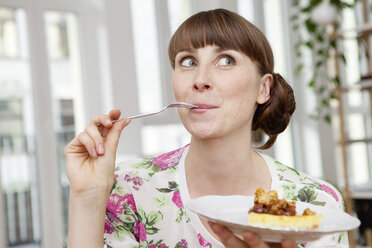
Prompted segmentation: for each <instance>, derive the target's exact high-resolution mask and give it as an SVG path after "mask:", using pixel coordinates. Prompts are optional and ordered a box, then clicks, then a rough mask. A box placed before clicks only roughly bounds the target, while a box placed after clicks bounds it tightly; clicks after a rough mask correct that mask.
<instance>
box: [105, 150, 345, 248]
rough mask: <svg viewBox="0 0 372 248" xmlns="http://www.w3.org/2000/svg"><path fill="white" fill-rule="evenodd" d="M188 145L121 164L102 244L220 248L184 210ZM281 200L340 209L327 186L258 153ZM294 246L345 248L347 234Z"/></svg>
mask: <svg viewBox="0 0 372 248" xmlns="http://www.w3.org/2000/svg"><path fill="white" fill-rule="evenodd" d="M187 152H188V146H185V147H183V148H181V149H178V150H175V151H171V152H169V153H165V154H162V155H160V156H157V157H151V158H145V159H137V160H135V161H131V162H129V163H124V164H119V165H118V166H117V168H116V172H115V183H114V186H113V189H112V192H111V195H110V196H109V199H108V203H107V209H106V221H105V235H104V243H105V247H107V248H119V247H130V248H134V247H141V248H145V247H146V248H196V247H209V248H212V247H213V248H222V247H224V246H223V244H222V243H221V242H219V241H218V240H217V239H216V238H215V237H214V236H212V234H211V233H209V232H208V231H207V229H206V228H205V227H204V225H203V224H202V222H201V221H200V219H199V217H198V216H197V215H196V214H194V213H193V212H190V211H189V210H188V209H186V208H185V204H184V203H186V202H188V201H189V200H190V195H189V192H188V188H187V184H186V176H185V166H184V161H185V157H186V154H187ZM261 156H262V157H263V158H264V160H265V162H266V164H267V165H268V167H269V169H270V173H271V177H272V185H271V189H273V190H276V191H277V192H278V195H279V197H280V198H283V197H284V198H286V199H287V200H297V201H304V202H308V203H311V204H315V205H321V206H327V207H330V208H335V209H339V210H340V209H341V210H343V203H342V199H341V195H340V193H339V192H338V191H337V190H336V189H335V188H334V187H333V186H332V185H330V184H328V183H326V182H324V181H321V180H319V179H315V178H312V177H310V176H308V175H306V174H303V173H301V172H298V171H296V170H295V169H292V168H290V167H287V166H285V165H283V164H281V163H280V162H278V161H276V160H275V159H273V158H271V157H269V156H267V155H264V154H261ZM298 247H306V248H309V247H348V240H347V235H346V233H335V234H333V235H327V236H323V237H322V238H321V239H319V240H316V241H312V242H307V243H305V242H303V243H298Z"/></svg>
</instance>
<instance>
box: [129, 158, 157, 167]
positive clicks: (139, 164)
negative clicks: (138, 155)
mask: <svg viewBox="0 0 372 248" xmlns="http://www.w3.org/2000/svg"><path fill="white" fill-rule="evenodd" d="M153 159H154V158H147V159H142V160H141V161H139V162H137V163H134V164H132V165H131V167H132V168H135V169H148V168H150V166H151V164H152V160H153Z"/></svg>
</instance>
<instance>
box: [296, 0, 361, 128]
mask: <svg viewBox="0 0 372 248" xmlns="http://www.w3.org/2000/svg"><path fill="white" fill-rule="evenodd" d="M353 1H354V2H353V3H348V2H346V1H342V0H308V1H303V0H292V6H293V7H294V8H295V9H296V11H295V13H296V14H294V15H293V16H291V20H292V23H293V30H294V31H295V32H296V33H297V37H298V42H297V43H296V44H295V51H296V55H297V57H299V58H301V57H302V53H303V51H304V50H303V48H305V49H309V50H310V51H311V52H312V54H313V58H314V59H313V65H312V66H313V74H312V77H311V78H310V80H309V81H308V82H307V85H308V86H309V87H310V88H311V89H312V90H313V91H314V93H315V94H316V95H317V99H319V102H318V104H317V105H318V106H317V108H316V110H315V111H314V113H313V114H312V115H311V117H313V118H315V119H320V118H323V119H324V120H325V121H326V122H327V123H330V122H331V115H330V107H331V106H330V103H331V100H332V99H335V98H336V96H335V94H334V89H335V88H336V87H337V86H339V85H340V79H339V77H338V76H337V75H335V76H330V75H329V74H328V73H327V69H326V67H327V62H328V60H329V58H330V57H331V55H332V51H334V49H335V48H336V41H335V39H334V38H333V37H332V36H331V35H332V32H333V31H334V30H335V29H337V23H338V22H337V20H338V19H339V18H340V16H341V13H342V11H343V10H344V9H345V8H353V7H354V6H355V4H356V3H357V2H358V1H359V0H353ZM303 30H305V33H304V32H303ZM301 32H302V33H301ZM338 56H339V59H340V60H341V61H342V62H343V63H344V64H346V58H345V56H344V54H343V53H340V52H339V53H338ZM299 61H301V59H299ZM304 66H305V65H304V63H303V62H300V63H299V64H297V66H296V68H295V73H296V74H299V73H301V72H302V71H303V69H304Z"/></svg>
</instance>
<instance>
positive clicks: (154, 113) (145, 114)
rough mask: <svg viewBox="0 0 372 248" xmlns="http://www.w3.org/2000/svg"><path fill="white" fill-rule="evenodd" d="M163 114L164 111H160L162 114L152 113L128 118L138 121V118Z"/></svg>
mask: <svg viewBox="0 0 372 248" xmlns="http://www.w3.org/2000/svg"><path fill="white" fill-rule="evenodd" d="M161 112H162V111H160V112H156V113H150V114H142V115H132V116H129V117H127V118H128V119H131V120H133V119H137V118H141V117H147V116H151V115H157V114H159V113H161Z"/></svg>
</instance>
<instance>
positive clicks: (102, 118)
mask: <svg viewBox="0 0 372 248" xmlns="http://www.w3.org/2000/svg"><path fill="white" fill-rule="evenodd" d="M90 124H93V125H100V126H103V127H111V126H112V121H111V118H110V116H109V115H97V116H95V117H93V118H92V119H91V120H90Z"/></svg>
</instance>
